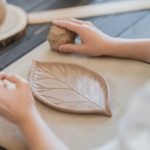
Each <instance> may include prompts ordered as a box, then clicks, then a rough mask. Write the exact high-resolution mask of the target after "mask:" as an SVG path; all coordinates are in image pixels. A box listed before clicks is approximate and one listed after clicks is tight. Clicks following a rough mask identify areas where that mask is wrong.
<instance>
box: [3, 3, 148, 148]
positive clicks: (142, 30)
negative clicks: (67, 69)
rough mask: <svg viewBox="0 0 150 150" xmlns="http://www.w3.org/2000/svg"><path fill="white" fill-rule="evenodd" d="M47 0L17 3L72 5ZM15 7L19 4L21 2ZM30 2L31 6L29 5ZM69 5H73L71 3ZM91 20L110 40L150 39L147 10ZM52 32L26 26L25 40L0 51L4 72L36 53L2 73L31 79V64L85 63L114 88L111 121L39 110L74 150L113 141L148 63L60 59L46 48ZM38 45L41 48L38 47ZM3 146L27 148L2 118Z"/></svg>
mask: <svg viewBox="0 0 150 150" xmlns="http://www.w3.org/2000/svg"><path fill="white" fill-rule="evenodd" d="M43 1H45V3H44V4H43V5H41V3H42V0H38V1H36V3H37V4H36V5H34V2H35V1H34V0H33V1H32V0H31V1H27V0H26V2H25V1H18V3H19V5H23V3H26V5H23V6H24V8H25V9H26V10H31V9H32V8H35V9H45V8H48V7H50V8H56V6H58V7H61V6H67V5H68V6H69V4H68V1H67V0H66V1H65V0H64V1H63V2H64V3H63V2H62V1H60V2H61V3H60V4H61V6H59V5H56V4H57V3H56V0H51V1H46V0H43ZM15 2H16V3H17V1H15ZM57 2H58V1H57ZM81 2H82V3H81ZM87 2H88V1H76V2H74V1H72V4H73V3H74V5H75V3H76V4H85V3H87ZM91 2H93V3H94V2H95V3H96V2H102V0H101V1H100V0H99V1H98V0H97V1H96V0H95V1H94V0H93V1H91ZM29 3H30V4H32V5H29ZM69 3H70V5H71V1H69ZM33 5H34V6H33ZM38 6H39V7H38ZM35 9H34V10H35ZM87 20H91V21H92V22H94V23H95V24H96V25H97V26H98V27H99V28H101V29H102V31H104V32H106V33H107V34H109V35H111V36H118V37H125V38H139V37H145V38H146V37H150V36H149V34H150V30H149V28H150V26H149V22H150V15H149V11H142V12H134V13H128V14H120V15H112V16H105V17H95V18H87ZM48 28H49V25H44V26H33V27H28V33H27V35H26V36H25V37H24V38H22V39H20V40H19V41H17V42H15V43H13V44H12V45H10V46H8V47H7V48H4V49H3V50H2V51H1V52H0V64H1V65H0V67H1V69H4V68H5V67H6V66H8V64H10V63H12V62H13V61H15V60H16V59H18V58H19V57H20V56H22V55H24V54H26V53H27V52H29V51H31V50H32V51H31V52H30V53H28V54H26V55H25V56H24V57H22V58H20V59H19V60H17V61H16V62H14V63H13V64H11V65H10V66H8V67H7V68H5V69H4V71H5V72H8V73H17V74H19V75H21V76H22V77H24V78H26V79H28V75H29V71H30V68H31V64H32V60H33V59H35V60H41V61H62V62H71V63H77V64H80V65H81V64H82V65H83V66H85V67H88V68H89V69H91V70H94V71H96V72H97V73H100V74H101V75H102V76H103V77H104V78H105V79H106V80H107V82H108V84H109V87H110V94H111V109H112V112H113V117H112V118H106V117H101V116H93V115H86V116H85V115H73V114H67V113H61V112H58V111H55V110H53V109H50V108H48V107H47V106H45V105H43V104H41V103H40V102H38V101H36V104H37V108H38V110H39V111H40V113H41V115H42V116H43V118H44V119H45V121H46V122H47V124H48V125H49V127H50V128H51V129H52V130H53V131H54V133H55V134H56V135H57V136H58V137H59V138H60V139H61V140H62V141H64V143H65V144H67V145H68V146H69V147H70V148H71V149H73V150H91V149H93V148H95V147H98V146H99V145H102V144H104V143H106V142H108V141H110V140H111V139H113V138H114V137H115V135H116V131H117V130H116V124H117V123H118V121H119V120H120V118H121V116H122V114H123V113H124V110H125V109H126V106H127V104H128V102H129V101H130V97H131V95H132V94H133V93H134V92H135V91H136V89H138V88H139V87H141V86H142V85H143V84H145V83H147V82H148V80H149V77H150V66H149V64H146V63H143V62H139V61H134V60H125V59H115V58H89V57H86V56H80V55H76V54H70V55H62V54H59V53H56V52H53V51H51V50H50V47H49V44H48V43H47V42H44V43H42V42H43V41H45V39H46V36H47V32H48ZM40 43H42V44H41V45H40V46H38V45H39V44H40ZM37 46H38V47H37ZM35 47H36V48H35ZM89 62H90V63H89ZM87 64H88V66H87ZM0 145H3V146H5V147H6V148H8V149H11V150H25V149H27V147H26V144H25V140H24V137H23V136H22V134H21V133H20V131H19V130H18V128H17V127H16V126H14V125H12V124H10V123H8V122H7V121H5V120H3V119H0Z"/></svg>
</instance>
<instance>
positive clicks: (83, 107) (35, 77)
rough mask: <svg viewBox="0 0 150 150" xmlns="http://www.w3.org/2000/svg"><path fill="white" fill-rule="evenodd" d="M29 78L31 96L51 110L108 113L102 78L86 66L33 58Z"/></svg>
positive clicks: (109, 112)
mask: <svg viewBox="0 0 150 150" xmlns="http://www.w3.org/2000/svg"><path fill="white" fill-rule="evenodd" d="M29 80H30V86H31V89H32V92H33V94H34V96H35V97H36V98H37V99H38V100H40V101H41V102H43V103H45V104H46V105H48V106H50V107H52V108H54V109H57V110H59V111H64V112H70V113H80V114H101V115H106V116H111V111H110V109H109V96H108V86H107V84H106V81H105V80H104V79H103V77H102V76H100V75H99V74H97V73H95V72H93V71H91V70H89V69H87V68H84V67H82V66H79V65H75V64H69V63H59V62H38V61H33V64H32V69H31V72H30V79H29Z"/></svg>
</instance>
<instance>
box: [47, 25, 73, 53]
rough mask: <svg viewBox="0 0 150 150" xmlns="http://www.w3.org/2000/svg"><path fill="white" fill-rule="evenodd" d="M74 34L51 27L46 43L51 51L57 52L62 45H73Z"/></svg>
mask: <svg viewBox="0 0 150 150" xmlns="http://www.w3.org/2000/svg"><path fill="white" fill-rule="evenodd" d="M75 37H76V35H75V33H74V32H71V31H69V30H67V29H64V28H62V27H59V26H56V25H52V26H51V28H50V31H49V35H48V41H49V43H50V46H51V48H52V50H54V51H59V47H60V46H61V45H63V44H74V43H75Z"/></svg>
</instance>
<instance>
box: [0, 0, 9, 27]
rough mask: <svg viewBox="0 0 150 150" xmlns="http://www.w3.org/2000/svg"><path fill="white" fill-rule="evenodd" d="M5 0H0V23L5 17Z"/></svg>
mask: <svg viewBox="0 0 150 150" xmlns="http://www.w3.org/2000/svg"><path fill="white" fill-rule="evenodd" d="M6 10H7V8H6V1H5V0H0V25H1V24H2V23H3V21H4V19H5V17H6V13H7V12H6Z"/></svg>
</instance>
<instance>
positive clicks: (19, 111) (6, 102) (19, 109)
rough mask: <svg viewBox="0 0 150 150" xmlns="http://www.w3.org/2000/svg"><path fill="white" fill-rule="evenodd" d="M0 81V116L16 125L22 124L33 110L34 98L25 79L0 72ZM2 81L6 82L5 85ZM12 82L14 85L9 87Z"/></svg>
mask: <svg viewBox="0 0 150 150" xmlns="http://www.w3.org/2000/svg"><path fill="white" fill-rule="evenodd" d="M4 80H5V81H4ZM0 81H1V84H0V116H2V117H4V118H5V119H7V120H8V121H11V122H13V123H15V124H16V125H20V124H23V122H24V121H26V118H28V116H31V115H32V113H33V112H34V110H35V107H34V100H33V97H32V93H31V91H30V87H29V85H28V83H27V81H25V80H24V79H22V78H20V77H17V76H14V75H6V74H4V73H0ZM6 81H7V82H6ZM8 81H9V82H8ZM2 83H7V85H6V84H5V85H3V84H2ZM12 83H13V85H14V87H12V88H10V84H11V85H12Z"/></svg>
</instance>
